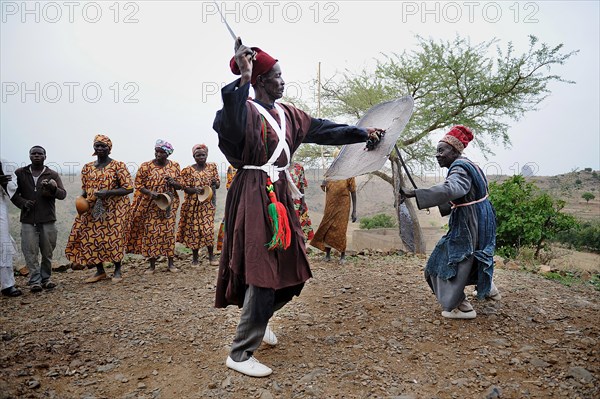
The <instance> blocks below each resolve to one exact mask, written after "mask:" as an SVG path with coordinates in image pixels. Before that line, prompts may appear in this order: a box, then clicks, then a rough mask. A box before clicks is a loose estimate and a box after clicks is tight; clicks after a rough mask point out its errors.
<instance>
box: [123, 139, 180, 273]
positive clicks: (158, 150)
mask: <svg viewBox="0 0 600 399" xmlns="http://www.w3.org/2000/svg"><path fill="white" fill-rule="evenodd" d="M154 147H155V148H154V159H153V160H152V161H148V162H144V163H142V165H141V166H140V168H139V169H138V171H137V174H136V176H135V188H136V191H135V194H134V197H133V205H132V218H131V225H130V230H129V241H128V243H127V252H129V253H134V254H139V255H142V256H145V257H146V258H148V260H149V262H150V266H149V267H148V269H147V270H146V272H145V273H146V274H154V269H155V265H156V258H157V257H159V256H166V257H167V259H168V270H169V271H170V272H178V271H179V269H177V268H176V267H175V265H174V264H173V257H174V256H175V217H176V215H177V208H178V207H179V196H178V195H177V192H176V191H175V190H181V189H182V186H181V184H180V183H179V181H178V180H179V178H180V175H181V169H180V168H179V164H178V163H177V162H175V161H170V160H168V159H167V158H168V157H169V155H171V154H172V153H173V151H174V149H173V146H172V145H171V144H170V143H168V142H166V141H163V140H157V141H156V145H155V146H154ZM162 193H166V194H167V195H169V197H171V204H170V205H169V207H168V208H167V209H165V210H163V209H160V208H159V207H158V205H157V204H156V202H155V201H154V200H155V199H157V198H158V197H159V194H162Z"/></svg>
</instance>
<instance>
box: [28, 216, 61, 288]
mask: <svg viewBox="0 0 600 399" xmlns="http://www.w3.org/2000/svg"><path fill="white" fill-rule="evenodd" d="M56 236H57V230H56V226H55V225H54V222H50V223H40V224H37V225H33V224H26V223H22V224H21V248H22V249H23V256H24V257H25V263H26V264H27V268H28V269H29V285H33V284H43V283H45V282H47V281H49V280H50V275H51V274H52V253H53V252H54V248H55V247H56ZM40 252H41V254H42V262H41V263H40V262H39V254H40Z"/></svg>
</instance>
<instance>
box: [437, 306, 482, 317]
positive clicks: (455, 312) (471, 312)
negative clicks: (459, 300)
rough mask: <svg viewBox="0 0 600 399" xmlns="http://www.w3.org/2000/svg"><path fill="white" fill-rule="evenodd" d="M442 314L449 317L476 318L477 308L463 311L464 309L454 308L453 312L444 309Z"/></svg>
mask: <svg viewBox="0 0 600 399" xmlns="http://www.w3.org/2000/svg"><path fill="white" fill-rule="evenodd" d="M442 316H444V317H447V318H448V319H474V318H475V317H477V313H475V310H469V311H466V312H463V311H462V310H459V309H458V308H456V309H452V311H451V312H448V311H445V310H444V311H443V312H442Z"/></svg>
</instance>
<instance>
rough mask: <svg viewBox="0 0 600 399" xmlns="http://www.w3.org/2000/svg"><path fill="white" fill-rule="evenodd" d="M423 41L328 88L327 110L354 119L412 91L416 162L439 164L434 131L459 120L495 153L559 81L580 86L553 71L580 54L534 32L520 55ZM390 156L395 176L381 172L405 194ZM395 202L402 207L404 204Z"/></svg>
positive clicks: (404, 138)
mask: <svg viewBox="0 0 600 399" xmlns="http://www.w3.org/2000/svg"><path fill="white" fill-rule="evenodd" d="M417 40H418V48H417V49H416V50H414V51H410V52H408V51H404V52H402V53H399V54H392V55H383V56H382V59H379V60H377V64H376V67H375V70H374V71H370V70H366V69H365V70H362V71H360V72H352V71H346V72H345V73H343V74H342V75H341V77H340V76H337V77H332V78H331V79H329V81H328V82H327V83H325V84H324V85H323V88H322V91H323V97H324V102H325V105H324V107H323V109H324V114H325V115H327V116H329V117H336V118H338V119H339V118H344V119H346V120H347V121H348V122H350V121H352V122H354V120H356V119H359V118H360V117H361V116H362V115H363V114H364V113H365V112H366V111H367V110H368V109H369V108H371V107H372V106H374V105H376V104H378V103H380V102H382V101H387V100H391V99H394V98H398V97H401V96H403V95H407V94H408V95H410V96H412V97H413V99H414V103H415V106H414V112H413V115H412V118H411V120H410V121H409V123H408V125H407V126H406V128H405V130H404V132H403V133H402V135H401V137H400V138H399V140H398V143H397V144H398V146H399V147H400V148H401V149H402V150H403V151H404V152H405V153H406V154H407V156H406V159H405V160H406V161H407V163H409V165H416V164H421V165H425V166H427V167H430V166H432V164H433V156H432V154H433V153H434V147H433V145H432V143H431V141H430V139H429V137H430V135H431V134H432V133H433V132H435V131H437V130H439V129H448V128H449V127H450V126H452V125H456V124H462V125H466V126H469V127H470V128H471V129H472V130H473V131H474V132H475V133H476V135H475V144H476V145H477V146H478V147H479V148H480V149H481V150H482V152H483V153H484V155H488V154H490V153H491V150H490V146H491V145H497V144H500V143H501V144H502V145H504V146H507V145H509V144H510V138H509V136H508V128H509V127H510V123H511V122H516V121H518V120H520V119H521V118H522V117H523V115H525V113H527V112H530V111H534V110H536V108H537V106H538V105H539V104H540V102H542V101H543V100H544V99H545V98H546V97H547V96H548V95H549V94H550V89H549V84H550V83H551V82H564V83H573V82H571V81H568V80H565V79H563V78H562V77H561V76H559V75H556V74H552V73H551V69H552V68H553V67H556V66H557V65H562V64H564V63H565V62H566V61H567V60H568V59H569V58H570V57H571V56H573V55H574V54H576V53H577V51H571V52H563V50H562V47H563V45H562V44H559V45H556V46H553V47H552V46H548V45H547V44H544V43H540V42H539V41H538V39H537V38H536V37H534V36H530V37H529V48H528V50H527V51H526V52H524V53H522V54H516V52H515V50H514V47H513V45H512V43H510V42H509V43H508V44H507V45H506V46H505V48H501V47H500V46H499V45H498V42H499V41H498V40H497V39H493V40H490V41H488V42H483V43H478V44H471V43H470V41H469V40H468V39H466V38H461V37H460V36H457V37H456V38H455V39H454V40H452V41H435V40H434V39H425V38H422V37H420V36H417ZM494 47H495V56H493V55H492V50H493V49H494ZM390 160H391V162H392V171H393V173H392V176H390V175H388V174H386V173H383V172H375V174H376V175H377V176H379V177H381V178H382V179H384V180H385V181H387V182H388V183H390V184H392V185H393V187H394V192H395V193H397V192H398V189H399V187H401V186H404V178H403V175H402V172H401V168H400V166H399V161H398V159H397V157H396V156H395V154H394V153H392V154H391V155H390ZM407 205H409V210H410V212H411V215H416V212H415V208H414V205H413V204H412V201H410V202H409V203H408V204H407ZM395 206H396V209H397V210H398V211H399V210H400V205H399V202H398V201H397V202H396V204H395ZM413 220H414V221H415V222H416V223H415V224H414V230H415V233H416V235H415V237H420V227H419V225H418V221H417V219H416V217H413ZM399 225H400V223H399ZM420 244H422V243H420ZM417 252H423V247H422V245H417Z"/></svg>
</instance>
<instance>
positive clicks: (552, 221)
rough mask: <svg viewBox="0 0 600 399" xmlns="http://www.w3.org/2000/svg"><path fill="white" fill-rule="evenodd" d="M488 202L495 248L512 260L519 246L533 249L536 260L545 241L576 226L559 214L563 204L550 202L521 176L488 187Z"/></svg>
mask: <svg viewBox="0 0 600 399" xmlns="http://www.w3.org/2000/svg"><path fill="white" fill-rule="evenodd" d="M490 200H491V201H492V204H493V205H494V208H495V209H496V219H497V224H498V225H497V231H496V246H497V248H498V250H499V253H502V254H503V255H504V256H508V257H515V256H516V255H517V254H518V253H519V249H520V248H521V247H527V246H533V247H534V248H535V254H534V256H535V257H536V258H537V257H538V256H539V254H540V251H541V250H542V248H544V246H545V243H546V241H547V240H551V239H553V238H555V237H556V235H557V234H558V233H560V232H561V231H565V230H568V229H570V228H574V227H576V226H577V221H576V220H575V218H574V217H573V216H571V215H567V214H564V213H562V212H561V210H562V209H563V208H564V206H565V201H562V200H558V199H554V198H552V197H550V195H548V194H546V193H542V192H541V191H540V189H539V188H538V187H537V186H535V185H534V184H533V183H528V182H526V181H525V179H524V178H523V176H519V175H516V176H513V177H512V178H510V179H508V180H506V181H505V182H504V183H502V184H497V183H492V184H490Z"/></svg>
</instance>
